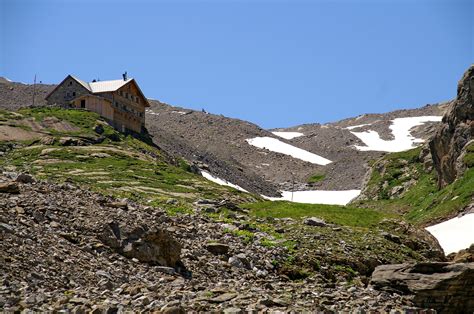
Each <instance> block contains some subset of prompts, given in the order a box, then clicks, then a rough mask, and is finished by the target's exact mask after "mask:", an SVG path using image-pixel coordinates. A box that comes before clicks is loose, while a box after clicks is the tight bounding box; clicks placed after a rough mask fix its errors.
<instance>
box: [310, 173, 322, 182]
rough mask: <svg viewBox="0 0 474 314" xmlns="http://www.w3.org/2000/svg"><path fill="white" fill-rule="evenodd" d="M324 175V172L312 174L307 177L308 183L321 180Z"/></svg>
mask: <svg viewBox="0 0 474 314" xmlns="http://www.w3.org/2000/svg"><path fill="white" fill-rule="evenodd" d="M325 177H326V176H325V175H324V174H314V175H312V176H311V177H309V178H308V180H307V182H308V183H317V182H320V181H323V180H324V178H325Z"/></svg>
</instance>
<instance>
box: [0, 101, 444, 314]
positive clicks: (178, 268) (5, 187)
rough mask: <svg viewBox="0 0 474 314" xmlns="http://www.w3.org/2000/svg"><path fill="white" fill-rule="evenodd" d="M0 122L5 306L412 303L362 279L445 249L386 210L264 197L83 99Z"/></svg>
mask: <svg viewBox="0 0 474 314" xmlns="http://www.w3.org/2000/svg"><path fill="white" fill-rule="evenodd" d="M19 130H23V131H24V132H19ZM0 131H1V132H0V133H2V134H4V138H2V139H0V152H1V158H0V171H1V172H2V173H1V174H0V208H2V210H1V211H0V238H1V239H2V245H1V246H0V274H1V275H0V276H1V279H2V283H3V284H2V287H1V290H0V308H1V309H5V310H6V311H21V310H23V309H30V310H35V311H46V310H58V311H59V310H69V311H80V310H83V311H89V310H97V311H98V310H104V311H106V310H107V311H117V310H120V309H123V310H131V311H137V310H150V311H158V310H161V311H164V310H166V309H168V308H174V310H175V311H185V310H186V311H199V310H210V309H215V310H223V309H225V308H229V307H237V308H239V309H244V308H250V309H259V310H264V309H268V308H273V309H280V310H294V311H303V310H312V311H323V310H329V309H333V310H343V309H346V310H347V309H350V308H352V307H355V306H357V307H361V308H363V309H367V310H370V309H378V310H387V309H390V308H393V307H394V306H397V307H411V306H412V304H411V303H410V301H409V300H408V299H405V298H401V297H397V296H390V295H387V294H385V293H384V292H380V291H374V290H373V289H365V286H364V282H367V281H368V279H367V276H369V275H370V273H371V272H372V270H373V269H374V267H375V266H377V265H380V264H384V263H396V262H402V261H413V262H415V261H428V260H443V256H442V254H441V249H440V248H439V245H438V244H437V242H436V240H435V239H433V238H432V237H431V236H430V235H429V234H428V233H427V232H424V231H422V230H418V229H416V228H413V227H412V226H410V225H407V224H406V223H404V222H403V221H400V220H398V219H397V218H396V217H395V216H393V215H390V214H386V213H383V212H378V211H375V210H372V209H357V208H346V207H342V206H325V205H302V204H291V203H287V202H262V201H260V200H259V197H258V196H255V195H251V194H248V193H244V192H240V191H237V190H235V189H231V188H228V187H224V186H220V185H216V184H214V183H212V182H209V181H207V180H205V179H204V178H203V177H201V176H199V175H196V174H194V173H193V172H192V171H191V170H192V169H191V167H189V166H188V165H187V164H186V163H185V162H183V161H182V160H168V159H167V156H166V155H164V153H163V152H162V151H161V150H160V149H159V148H157V147H155V146H153V145H150V144H149V143H145V142H143V141H140V140H139V139H136V138H132V137H130V136H124V135H122V134H119V133H118V132H116V131H115V130H113V129H112V128H111V127H110V126H109V125H107V124H106V123H105V121H103V120H102V119H101V118H100V117H99V116H98V115H97V114H94V113H91V112H87V111H81V110H65V109H59V108H33V109H31V108H26V109H21V110H18V111H16V112H11V111H4V110H3V111H0ZM4 131H5V132H4ZM27 173H29V174H27ZM31 175H34V177H32V176H31ZM312 215H318V216H319V217H322V218H324V221H323V220H321V219H316V218H307V217H308V216H312ZM367 246H369V247H370V248H371V249H370V251H367ZM435 252H437V254H435ZM249 282H252V284H251V285H249V284H248V283H249ZM25 287H26V288H25ZM349 288H351V290H350V291H348V289H349ZM290 292H291V293H290ZM314 292H317V293H318V296H319V295H321V296H323V295H324V297H318V298H315V300H314V302H309V303H308V302H307V298H308V295H311V294H312V293H314ZM363 298H365V300H370V299H374V298H378V299H380V300H381V301H380V302H378V303H377V304H371V303H370V302H366V301H364V302H363V303H361V302H360V300H361V299H363Z"/></svg>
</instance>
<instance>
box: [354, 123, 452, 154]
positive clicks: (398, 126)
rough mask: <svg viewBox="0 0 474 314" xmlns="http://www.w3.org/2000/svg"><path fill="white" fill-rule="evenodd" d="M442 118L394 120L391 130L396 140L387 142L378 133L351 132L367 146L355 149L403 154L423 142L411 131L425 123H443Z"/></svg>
mask: <svg viewBox="0 0 474 314" xmlns="http://www.w3.org/2000/svg"><path fill="white" fill-rule="evenodd" d="M442 118H443V117H441V116H421V117H409V118H397V119H394V120H392V125H391V126H390V129H391V130H392V134H393V137H394V138H395V139H394V140H390V141H386V140H383V139H381V138H380V135H379V134H378V133H377V132H376V131H368V132H351V133H352V134H354V135H355V136H357V137H358V138H359V139H360V140H362V142H364V144H365V145H367V146H358V145H356V146H355V147H356V148H357V149H358V150H361V151H369V150H375V151H382V152H401V151H404V150H409V149H412V148H413V147H414V146H413V144H415V143H421V142H423V140H421V139H416V138H414V137H413V136H412V135H411V134H410V129H411V128H413V127H415V126H417V125H421V124H423V123H425V122H430V121H433V122H438V121H441V119H442Z"/></svg>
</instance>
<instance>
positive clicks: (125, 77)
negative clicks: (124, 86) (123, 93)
mask: <svg viewBox="0 0 474 314" xmlns="http://www.w3.org/2000/svg"><path fill="white" fill-rule="evenodd" d="M122 77H123V80H124V81H126V80H127V71H125V73H124V74H122Z"/></svg>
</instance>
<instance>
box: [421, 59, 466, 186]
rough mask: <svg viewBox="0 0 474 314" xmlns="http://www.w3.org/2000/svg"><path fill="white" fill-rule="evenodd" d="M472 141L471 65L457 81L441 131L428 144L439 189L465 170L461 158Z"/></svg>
mask: <svg viewBox="0 0 474 314" xmlns="http://www.w3.org/2000/svg"><path fill="white" fill-rule="evenodd" d="M473 138H474V66H471V67H470V68H469V69H468V70H467V71H466V73H464V75H463V77H462V79H461V80H460V81H459V84H458V88H457V97H456V99H455V100H454V101H453V102H452V104H451V106H450V109H449V111H448V112H447V113H446V115H445V116H444V117H443V124H442V126H441V128H439V130H438V131H437V132H436V135H435V136H434V137H433V138H432V139H431V140H430V143H429V147H430V152H431V155H432V157H433V164H434V167H435V169H436V172H437V175H438V186H439V187H440V188H441V187H444V186H446V185H448V184H450V183H452V182H453V181H454V180H455V179H456V178H459V177H460V176H461V175H462V173H463V171H464V169H465V168H466V166H465V163H463V162H462V159H463V157H464V155H465V153H466V148H467V147H468V146H469V144H470V142H472V139H473Z"/></svg>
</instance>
